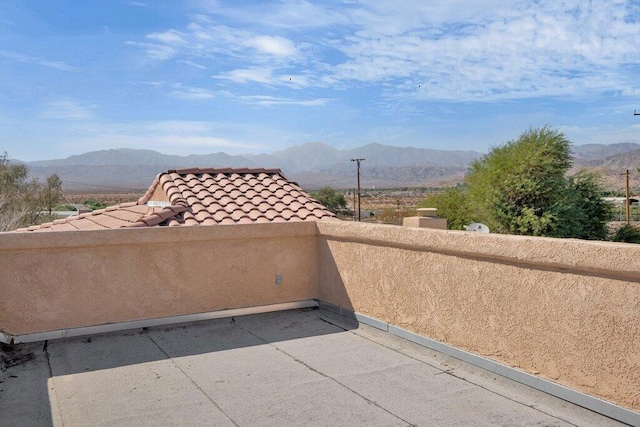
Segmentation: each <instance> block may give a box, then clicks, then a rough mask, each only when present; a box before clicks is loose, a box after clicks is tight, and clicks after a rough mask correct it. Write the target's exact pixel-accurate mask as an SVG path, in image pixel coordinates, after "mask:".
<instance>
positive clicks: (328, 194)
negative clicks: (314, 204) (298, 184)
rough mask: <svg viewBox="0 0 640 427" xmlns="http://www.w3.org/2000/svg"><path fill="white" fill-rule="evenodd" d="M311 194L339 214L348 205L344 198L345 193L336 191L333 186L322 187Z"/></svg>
mask: <svg viewBox="0 0 640 427" xmlns="http://www.w3.org/2000/svg"><path fill="white" fill-rule="evenodd" d="M311 195H312V196H313V197H314V198H315V199H316V200H317V201H319V202H320V203H322V204H323V205H325V206H326V207H327V209H329V210H330V211H331V212H333V213H336V214H337V213H338V212H340V211H342V210H344V209H345V208H346V207H347V201H346V199H345V198H344V194H340V193H338V192H336V191H335V190H334V189H333V188H331V187H324V188H321V189H320V190H318V191H317V192H315V193H312V194H311Z"/></svg>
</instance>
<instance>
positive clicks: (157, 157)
mask: <svg viewBox="0 0 640 427" xmlns="http://www.w3.org/2000/svg"><path fill="white" fill-rule="evenodd" d="M573 153H574V156H575V166H574V168H573V171H574V172H575V171H577V170H579V169H581V168H584V167H587V168H589V169H592V170H597V171H599V172H601V173H602V174H603V175H604V176H605V178H606V182H607V185H608V187H610V188H612V189H613V188H621V183H623V181H624V178H623V177H621V176H620V175H619V174H620V173H621V172H624V170H625V169H630V170H632V171H634V172H635V168H637V167H640V144H634V143H621V144H611V145H604V144H589V145H582V146H580V145H579V146H574V147H573ZM481 156H482V154H481V153H479V152H476V151H453V150H432V149H425V148H415V147H394V146H388V145H383V144H377V143H373V144H367V145H364V146H362V147H358V148H353V149H349V150H338V149H336V148H333V147H331V146H328V145H326V144H323V143H321V142H310V143H306V144H301V145H296V146H293V147H290V148H287V149H284V150H280V151H276V152H274V153H271V154H247V155H235V156H234V155H229V154H226V153H223V152H218V153H211V154H206V155H195V154H192V155H188V156H176V155H166V154H162V153H159V152H157V151H152V150H135V149H116V150H101V151H93V152H89V153H85V154H81V155H76V156H70V157H68V158H66V159H57V160H42V161H36V162H28V163H27V166H28V167H29V169H30V171H31V174H32V175H34V176H36V177H39V178H44V177H46V176H48V175H51V174H52V173H57V174H58V175H59V176H60V178H61V179H62V181H63V185H64V188H65V189H67V190H69V189H77V190H79V189H91V188H94V189H108V188H109V187H117V188H114V190H117V189H145V188H147V187H148V186H149V185H150V184H151V182H152V181H153V179H154V177H155V176H156V175H157V174H158V173H160V172H164V171H166V170H168V169H174V168H181V167H191V166H197V167H265V168H280V169H282V171H283V172H284V173H285V174H286V175H287V176H288V177H289V178H291V179H293V180H294V181H298V182H299V183H300V184H301V185H302V186H304V187H306V188H319V187H322V186H326V185H328V186H332V187H336V188H351V187H353V186H354V185H355V171H356V167H355V164H354V162H351V161H350V160H351V159H353V158H365V159H366V160H365V161H364V162H363V163H362V171H361V183H362V185H363V186H364V187H366V188H371V187H406V186H440V185H451V184H455V183H456V182H459V181H460V180H462V178H463V176H464V173H465V172H466V170H467V168H468V166H469V164H470V163H471V162H472V161H473V160H475V159H478V158H479V157H481ZM636 174H637V173H636Z"/></svg>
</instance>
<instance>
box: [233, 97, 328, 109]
mask: <svg viewBox="0 0 640 427" xmlns="http://www.w3.org/2000/svg"><path fill="white" fill-rule="evenodd" d="M240 99H242V100H243V101H246V102H249V103H251V104H254V105H261V106H274V105H299V106H302V107H318V106H323V105H326V104H327V103H328V102H329V101H330V99H328V98H316V99H303V100H298V99H290V98H279V97H275V96H266V95H247V96H242V97H240Z"/></svg>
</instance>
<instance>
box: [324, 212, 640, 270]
mask: <svg viewBox="0 0 640 427" xmlns="http://www.w3.org/2000/svg"><path fill="white" fill-rule="evenodd" d="M317 227H318V232H319V234H320V236H321V237H323V238H326V239H329V240H338V241H345V242H351V243H362V244H367V245H373V246H386V247H395V248H398V249H407V250H414V251H416V250H417V251H425V252H434V253H439V254H443V255H452V256H456V257H461V258H470V259H476V260H484V261H489V262H497V263H503V264H511V265H518V266H522V267H530V268H536V269H549V270H552V271H571V272H574V273H579V274H586V275H595V276H603V277H607V278H612V279H616V278H617V279H622V280H632V281H636V282H640V245H631V244H626V243H613V242H601V241H587V240H579V239H554V238H545V237H532V236H512V235H506V234H484V233H474V232H468V231H453V230H437V229H426V228H420V229H417V228H406V227H397V226H393V225H379V224H362V223H353V222H343V223H338V222H319V223H317Z"/></svg>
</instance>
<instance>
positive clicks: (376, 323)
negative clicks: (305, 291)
mask: <svg viewBox="0 0 640 427" xmlns="http://www.w3.org/2000/svg"><path fill="white" fill-rule="evenodd" d="M324 305H325V303H320V307H321V308H324ZM332 311H335V310H332ZM348 311H349V310H347V309H344V308H342V309H341V313H340V314H342V315H345V313H346V312H348ZM351 313H352V314H351V315H352V316H355V318H356V319H357V320H358V321H359V322H361V323H364V324H365V325H369V326H372V327H374V328H377V329H381V330H383V331H387V332H389V333H390V334H393V335H396V336H398V337H400V338H404V339H406V340H408V341H411V342H413V343H416V344H418V345H421V346H423V347H427V348H429V349H431V350H435V351H437V352H439V353H443V354H446V355H447V356H451V357H453V358H456V359H458V360H462V361H463V362H466V363H469V364H471V365H474V366H477V367H479V368H482V369H485V370H487V371H489V372H493V373H494V374H497V375H500V376H503V377H505V378H509V379H511V380H513V381H516V382H519V383H521V384H524V385H527V386H529V387H532V388H535V389H537V390H540V391H542V392H544V393H547V394H550V395H552V396H555V397H559V398H560V399H563V400H566V401H568V402H571V403H574V404H576V405H578V406H582V407H584V408H587V409H589V410H591V411H594V412H597V413H599V414H602V415H605V416H607V417H609V418H613V419H614V420H617V421H621V422H623V423H626V424H629V425H633V426H640V413H638V412H635V411H632V410H630V409H626V408H623V407H621V406H618V405H616V404H613V403H610V402H607V401H604V400H602V399H598V398H597V397H593V396H589V395H587V394H584V393H581V392H579V391H576V390H572V389H570V388H568V387H565V386H562V385H560V384H557V383H554V382H552V381H549V380H545V379H543V378H540V377H537V376H535V375H532V374H529V373H527V372H524V371H521V370H519V369H516V368H512V367H510V366H507V365H504V364H502V363H500V362H496V361H493V360H490V359H487V358H484V357H482V356H478V355H476V354H473V353H469V352H467V351H464V350H460V349H459V348H456V347H453V346H450V345H448V344H444V343H442V342H440V341H436V340H433V339H431V338H427V337H424V336H422V335H418V334H416V333H414V332H410V331H407V330H406V329H402V328H399V327H397V326H393V325H391V324H389V323H385V322H383V321H381V320H378V319H374V318H372V317H369V316H366V315H364V314H360V313H357V312H351Z"/></svg>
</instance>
